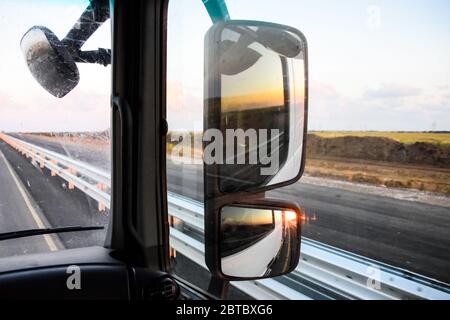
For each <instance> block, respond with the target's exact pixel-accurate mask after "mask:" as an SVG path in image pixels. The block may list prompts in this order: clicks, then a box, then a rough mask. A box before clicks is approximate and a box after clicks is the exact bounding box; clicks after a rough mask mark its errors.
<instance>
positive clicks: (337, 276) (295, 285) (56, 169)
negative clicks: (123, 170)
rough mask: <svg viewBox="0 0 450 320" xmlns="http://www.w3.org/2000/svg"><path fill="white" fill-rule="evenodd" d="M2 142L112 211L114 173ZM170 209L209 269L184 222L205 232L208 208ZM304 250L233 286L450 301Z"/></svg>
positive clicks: (181, 237) (280, 295)
mask: <svg viewBox="0 0 450 320" xmlns="http://www.w3.org/2000/svg"><path fill="white" fill-rule="evenodd" d="M0 139H2V140H4V141H5V142H6V143H8V144H9V145H10V146H11V147H13V148H15V149H16V150H17V151H19V152H20V153H22V154H24V155H25V156H27V157H29V158H31V159H32V161H35V162H36V163H39V164H40V165H41V167H46V168H48V169H49V170H50V171H51V172H52V174H57V175H59V176H60V177H61V178H63V179H65V180H66V181H67V182H68V183H69V185H72V186H74V187H77V188H79V189H80V190H81V191H83V192H85V193H86V194H88V195H89V196H91V197H92V198H93V199H95V200H97V201H98V202H99V208H101V207H106V208H109V202H110V195H109V193H108V191H109V190H110V188H111V186H110V175H109V173H108V172H105V171H102V170H100V169H98V168H95V167H93V166H91V165H88V164H86V163H83V162H80V161H77V160H74V159H71V158H69V157H67V156H64V155H61V154H59V153H57V152H53V151H49V150H46V149H44V148H42V147H39V146H36V145H34V144H31V143H28V142H25V141H22V140H20V139H17V138H14V137H11V136H9V135H5V134H0ZM168 209H169V215H170V216H171V217H172V218H173V219H174V220H175V221H176V223H175V224H174V225H175V226H176V225H178V226H179V227H178V228H176V227H174V226H172V227H171V228H170V243H171V247H172V248H173V249H175V250H176V251H178V252H180V253H181V254H183V255H184V256H186V257H187V258H189V259H190V260H192V261H193V262H195V263H197V264H198V265H200V266H202V267H203V268H206V265H205V262H204V244H203V243H202V242H201V241H198V240H196V239H195V238H193V237H191V236H189V235H187V234H186V233H183V232H182V230H183V229H182V226H181V228H180V222H181V224H182V225H187V226H188V227H189V228H190V229H192V230H194V231H195V232H197V233H198V234H199V235H202V234H203V230H204V224H203V213H204V212H203V204H202V203H200V202H198V201H195V200H192V199H189V198H185V197H182V196H180V195H177V194H174V193H169V194H168ZM180 229H181V230H180ZM301 251H302V253H301V260H300V263H299V265H298V267H297V268H296V270H295V271H294V272H292V273H291V274H289V275H287V276H283V277H279V278H276V279H264V280H256V281H245V282H233V286H235V287H236V288H238V289H239V290H242V291H243V292H245V293H247V294H248V295H250V296H252V297H254V298H256V299H295V300H298V299H301V300H304V299H312V298H344V299H345V298H346V299H446V300H448V299H450V289H449V287H448V286H447V285H445V284H442V283H440V282H437V281H434V280H431V279H428V278H425V277H422V276H420V275H417V274H412V273H410V272H408V271H405V270H400V269H398V268H394V267H392V266H388V265H385V264H382V263H380V262H377V261H374V260H370V259H367V258H365V257H361V256H357V255H354V254H352V253H349V252H347V251H344V250H340V249H337V248H334V247H331V246H328V245H325V244H323V243H319V242H317V241H313V240H310V239H306V238H302V250H301Z"/></svg>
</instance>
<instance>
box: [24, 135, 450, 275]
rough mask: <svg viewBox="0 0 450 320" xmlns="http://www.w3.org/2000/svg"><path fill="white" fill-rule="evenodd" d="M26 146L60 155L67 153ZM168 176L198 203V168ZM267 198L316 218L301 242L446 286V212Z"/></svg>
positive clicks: (354, 195) (342, 196)
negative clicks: (297, 207)
mask: <svg viewBox="0 0 450 320" xmlns="http://www.w3.org/2000/svg"><path fill="white" fill-rule="evenodd" d="M30 142H33V143H36V144H39V145H41V146H43V147H46V148H49V149H51V150H54V151H58V152H62V153H65V150H67V149H68V148H70V146H65V147H64V148H63V147H62V146H60V145H58V143H53V142H50V141H47V140H46V141H39V139H38V138H35V139H34V141H30ZM91 156H92V155H84V157H85V159H88V158H89V157H91ZM167 171H168V188H169V190H170V191H173V192H176V193H179V194H182V195H184V196H188V197H191V198H194V199H196V200H199V201H201V200H202V194H203V183H202V181H203V178H202V170H201V166H198V165H186V164H185V165H177V164H174V163H172V162H170V161H168V163H167ZM269 195H270V196H274V197H281V198H283V199H291V200H293V201H297V202H298V203H299V204H300V205H301V207H302V208H303V213H304V214H305V215H306V216H308V217H315V219H314V220H310V222H309V223H308V224H306V225H304V226H303V227H302V234H303V236H305V237H308V238H311V239H314V240H317V241H321V242H324V243H326V244H329V245H332V246H336V247H339V248H341V249H344V250H348V251H351V252H354V253H356V254H360V255H363V256H366V257H369V258H372V259H375V260H378V261H381V262H384V263H387V264H390V265H393V266H396V267H400V268H404V269H407V270H410V271H412V272H417V273H419V274H422V275H425V276H429V277H431V278H435V279H438V280H441V281H445V282H447V283H450V273H449V272H448V271H449V270H450V250H448V249H449V248H450V236H449V234H450V208H448V207H442V206H435V205H429V204H425V203H419V202H412V201H404V200H398V199H394V198H391V197H386V196H377V195H374V194H367V193H361V192H355V191H349V190H343V189H338V188H331V187H325V186H318V185H313V184H307V183H302V182H300V183H297V184H294V185H292V186H289V187H286V188H283V189H279V190H276V191H273V192H270V193H269Z"/></svg>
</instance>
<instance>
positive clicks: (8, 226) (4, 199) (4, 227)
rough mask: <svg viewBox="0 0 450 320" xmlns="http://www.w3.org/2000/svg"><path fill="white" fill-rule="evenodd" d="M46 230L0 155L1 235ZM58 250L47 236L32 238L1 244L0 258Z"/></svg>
mask: <svg viewBox="0 0 450 320" xmlns="http://www.w3.org/2000/svg"><path fill="white" fill-rule="evenodd" d="M43 226H45V224H44V221H43V220H42V217H41V216H40V214H39V213H38V212H37V210H36V207H35V206H34V205H33V202H32V199H30V198H29V196H28V194H27V192H26V191H25V187H24V186H23V185H22V183H21V182H20V179H18V178H17V176H16V174H15V172H14V169H12V167H11V165H10V164H9V162H8V161H7V159H6V158H5V156H4V155H3V153H2V152H1V151H0V233H4V232H11V231H18V230H26V229H35V228H40V227H43ZM55 249H57V246H56V244H55V241H54V240H53V238H52V237H50V236H35V237H28V238H20V239H13V240H6V241H2V242H0V257H7V256H12V255H21V254H29V253H43V252H48V251H51V250H55Z"/></svg>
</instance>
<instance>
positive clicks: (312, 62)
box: [0, 0, 450, 131]
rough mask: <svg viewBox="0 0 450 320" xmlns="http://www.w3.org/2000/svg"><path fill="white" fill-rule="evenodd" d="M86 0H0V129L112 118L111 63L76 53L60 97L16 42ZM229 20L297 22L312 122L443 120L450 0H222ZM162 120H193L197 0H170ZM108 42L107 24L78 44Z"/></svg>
mask: <svg viewBox="0 0 450 320" xmlns="http://www.w3.org/2000/svg"><path fill="white" fill-rule="evenodd" d="M86 4H87V1H85V0H82V1H81V0H70V1H69V0H66V1H64V0H60V1H56V0H47V1H35V0H33V1H31V0H1V1H0V34H1V35H2V46H1V49H0V131H91V130H104V129H106V128H108V127H109V120H110V118H109V96H110V88H111V75H110V72H111V68H110V67H106V68H105V67H103V66H100V65H82V64H78V67H79V69H80V76H81V80H80V83H79V85H78V86H77V87H76V88H75V89H74V90H73V91H72V92H70V93H69V94H68V95H67V96H66V97H64V98H63V99H57V98H54V97H53V96H51V95H50V94H49V93H47V92H46V91H45V90H43V89H42V88H41V87H40V86H39V84H38V83H37V82H36V81H35V80H34V79H33V77H32V76H31V74H30V73H29V71H28V69H27V67H26V65H25V62H24V59H23V57H22V53H21V51H20V47H19V41H20V38H21V37H22V35H23V34H24V33H25V32H26V31H27V30H28V29H29V28H30V27H32V26H33V25H45V26H47V27H49V28H50V29H51V30H53V31H54V32H55V33H56V35H57V36H58V37H60V39H62V38H63V37H64V35H65V34H66V33H67V31H68V30H69V29H70V28H71V26H72V25H73V23H74V22H75V21H76V19H77V17H78V16H79V15H80V13H81V12H82V11H83V9H84V8H85V7H86ZM227 5H228V10H229V13H230V16H231V18H232V19H246V20H262V21H269V22H275V23H281V24H284V25H289V26H292V27H295V28H297V29H299V30H300V31H301V32H302V33H303V34H304V35H305V36H306V38H307V40H308V47H309V76H310V78H309V80H310V92H309V94H310V101H309V128H310V130H379V131H383V130H390V131H402V130H404V131H423V130H450V41H449V39H450V1H448V0H372V1H366V0H340V1H337V0H278V1H274V0H272V1H266V0H246V1H242V0H228V1H227ZM168 19H169V21H168V70H167V72H168V97H167V100H168V101H167V104H168V105H167V107H168V121H169V127H170V129H171V130H198V129H199V128H200V129H201V123H202V119H203V46H204V35H205V33H206V31H207V30H208V28H210V26H211V21H210V19H209V17H208V15H207V13H206V10H205V9H204V8H203V5H202V3H201V0H172V1H171V2H170V3H169V14H168ZM97 47H110V26H109V24H104V25H103V26H102V27H101V28H100V30H98V31H97V32H96V34H95V35H94V36H93V37H92V38H91V39H89V40H88V42H87V43H86V45H85V47H84V49H95V48H97Z"/></svg>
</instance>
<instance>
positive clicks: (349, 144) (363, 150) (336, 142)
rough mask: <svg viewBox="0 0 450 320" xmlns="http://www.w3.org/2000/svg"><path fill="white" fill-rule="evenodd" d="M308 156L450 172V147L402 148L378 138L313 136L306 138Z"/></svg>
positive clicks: (421, 144) (386, 139) (387, 139)
mask: <svg viewBox="0 0 450 320" xmlns="http://www.w3.org/2000/svg"><path fill="white" fill-rule="evenodd" d="M307 156H309V157H313V158H323V157H338V158H347V159H349V158H350V159H362V160H375V161H388V162H397V163H407V164H418V165H430V166H435V167H441V168H450V146H438V145H434V144H431V143H424V142H417V143H414V144H403V143H400V142H397V141H395V140H392V139H389V138H381V137H352V136H346V137H338V138H321V137H319V136H317V135H315V134H309V135H308V140H307Z"/></svg>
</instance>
